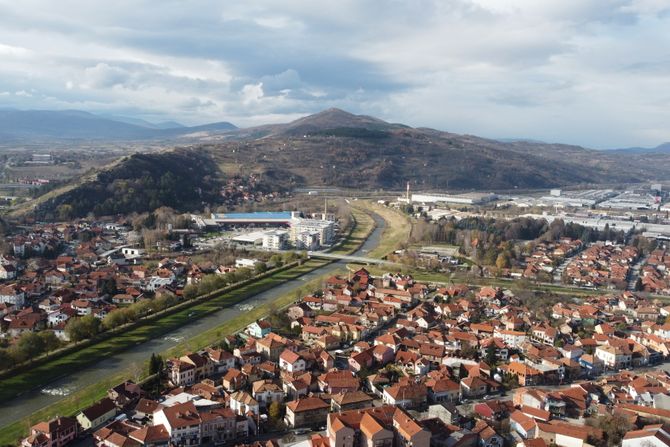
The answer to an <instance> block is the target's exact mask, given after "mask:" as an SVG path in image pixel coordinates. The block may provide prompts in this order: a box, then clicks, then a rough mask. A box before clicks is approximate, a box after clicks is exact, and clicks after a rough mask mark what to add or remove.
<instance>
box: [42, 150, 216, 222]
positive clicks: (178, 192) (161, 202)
mask: <svg viewBox="0 0 670 447" xmlns="http://www.w3.org/2000/svg"><path fill="white" fill-rule="evenodd" d="M221 184H222V183H221V179H220V175H219V171H218V168H217V166H216V164H215V163H214V162H213V160H212V159H211V157H210V156H209V155H208V154H207V153H205V152H198V151H194V150H186V149H184V150H176V151H169V152H161V153H153V154H134V155H131V156H128V157H125V158H123V159H121V160H120V161H119V162H118V163H115V164H114V165H113V166H111V167H109V168H106V169H103V170H101V171H100V172H98V174H97V175H96V176H95V178H94V179H90V180H86V181H84V182H82V183H81V184H78V185H76V186H75V187H73V188H72V189H70V190H69V191H66V192H64V193H62V194H60V195H57V196H55V197H53V198H51V199H49V200H45V201H43V202H42V203H41V204H40V205H39V206H38V207H37V209H36V210H35V211H36V216H37V217H39V218H42V219H61V220H63V219H71V218H73V217H83V216H86V215H87V214H89V213H93V214H95V215H97V216H100V215H114V214H121V213H123V214H126V213H132V212H144V211H151V210H154V209H156V208H159V207H161V206H168V207H171V208H174V209H176V210H180V211H190V210H196V209H201V208H202V207H203V206H204V205H207V204H211V203H215V202H216V201H217V198H218V195H219V191H220V189H221Z"/></svg>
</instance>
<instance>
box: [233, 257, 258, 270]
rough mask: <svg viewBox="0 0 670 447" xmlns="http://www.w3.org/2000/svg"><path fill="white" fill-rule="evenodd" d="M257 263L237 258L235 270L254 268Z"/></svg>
mask: <svg viewBox="0 0 670 447" xmlns="http://www.w3.org/2000/svg"><path fill="white" fill-rule="evenodd" d="M257 262H259V261H258V259H249V258H238V259H235V267H237V268H244V267H246V268H254V267H255V266H256V263H257Z"/></svg>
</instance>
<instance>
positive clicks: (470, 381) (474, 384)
mask: <svg viewBox="0 0 670 447" xmlns="http://www.w3.org/2000/svg"><path fill="white" fill-rule="evenodd" d="M487 390H488V385H487V384H486V382H484V380H482V378H481V377H477V376H468V377H466V378H465V379H461V396H462V397H463V398H468V399H472V398H478V397H483V396H484V395H485V394H486V393H487Z"/></svg>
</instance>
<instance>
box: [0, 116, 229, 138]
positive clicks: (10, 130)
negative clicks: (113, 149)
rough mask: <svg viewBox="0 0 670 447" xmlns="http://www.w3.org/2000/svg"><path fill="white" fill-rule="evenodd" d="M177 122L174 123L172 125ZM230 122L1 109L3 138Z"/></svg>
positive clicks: (178, 130) (112, 133) (175, 133)
mask: <svg viewBox="0 0 670 447" xmlns="http://www.w3.org/2000/svg"><path fill="white" fill-rule="evenodd" d="M173 124H174V127H169V126H171V125H173ZM234 129H236V127H235V126H234V125H232V124H230V123H228V122H221V123H212V124H207V125H204V126H194V127H184V126H182V125H180V124H178V123H169V122H168V123H158V124H153V123H149V122H146V121H143V120H139V119H128V118H115V117H103V116H98V115H94V114H91V113H87V112H81V111H77V110H66V111H51V110H0V142H11V141H43V140H110V141H111V140H113V141H117V140H148V139H158V140H163V139H173V138H178V137H182V136H187V135H189V134H193V133H196V132H203V131H215V132H224V131H230V130H234Z"/></svg>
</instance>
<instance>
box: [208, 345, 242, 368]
mask: <svg viewBox="0 0 670 447" xmlns="http://www.w3.org/2000/svg"><path fill="white" fill-rule="evenodd" d="M205 353H206V355H207V357H209V361H210V362H211V363H212V369H213V372H214V373H216V374H221V373H225V372H227V371H228V370H229V369H230V368H234V367H235V356H234V355H233V354H231V353H230V352H228V351H224V350H223V349H214V348H207V349H206V351H205Z"/></svg>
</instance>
